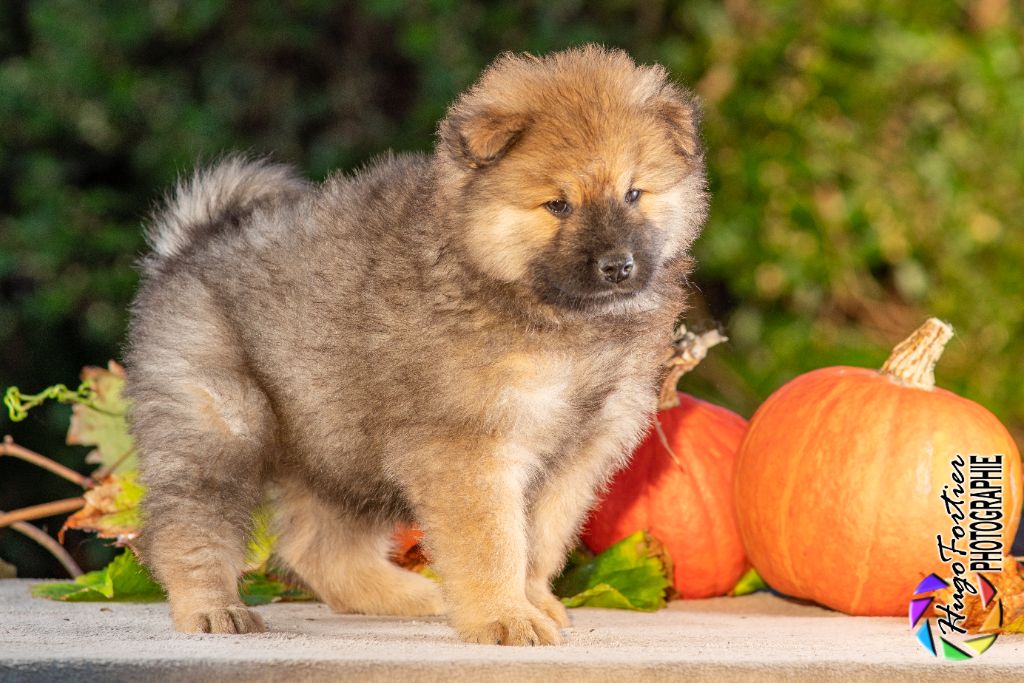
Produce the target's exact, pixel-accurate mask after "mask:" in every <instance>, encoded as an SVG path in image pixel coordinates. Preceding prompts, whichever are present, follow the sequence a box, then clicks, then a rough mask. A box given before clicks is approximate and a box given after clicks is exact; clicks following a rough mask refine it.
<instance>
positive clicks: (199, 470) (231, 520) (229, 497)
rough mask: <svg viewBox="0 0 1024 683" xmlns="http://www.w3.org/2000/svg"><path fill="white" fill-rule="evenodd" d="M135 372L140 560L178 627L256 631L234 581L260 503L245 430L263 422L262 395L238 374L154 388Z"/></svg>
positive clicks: (256, 438) (255, 440) (254, 455)
mask: <svg viewBox="0 0 1024 683" xmlns="http://www.w3.org/2000/svg"><path fill="white" fill-rule="evenodd" d="M142 374H143V373H142V372H141V371H140V372H139V373H137V379H136V380H133V384H132V385H130V389H131V395H132V400H133V402H134V405H133V409H132V421H133V433H134V434H135V437H136V440H137V443H138V446H139V450H140V456H141V457H140V474H141V481H142V483H143V484H144V485H145V486H146V487H147V491H146V495H145V497H144V499H143V508H142V512H143V521H144V523H143V529H142V534H141V536H140V539H139V546H140V551H141V556H142V559H143V560H144V561H145V562H146V564H147V565H148V566H149V567H150V568H152V570H153V572H154V574H155V576H156V578H157V579H158V580H159V581H160V583H161V584H163V586H164V588H165V589H166V590H167V594H168V599H169V601H170V607H171V618H172V620H173V621H174V625H175V627H176V628H177V629H178V630H179V631H185V632H205V633H252V632H258V631H263V630H265V628H266V627H265V626H264V624H263V621H262V620H261V619H260V617H259V615H257V614H256V613H255V612H252V611H250V610H249V609H247V608H246V607H245V606H244V605H242V603H241V601H240V600H239V597H238V584H237V581H238V575H239V573H240V571H241V569H242V563H243V557H244V551H245V540H246V538H247V536H248V534H249V532H250V531H251V524H252V510H253V508H254V506H255V505H256V504H257V503H258V501H259V500H260V497H261V484H262V482H261V479H262V470H263V467H262V456H263V452H264V443H265V441H264V440H263V438H262V437H263V435H261V434H258V433H253V432H249V431H248V430H247V429H246V427H245V426H244V425H246V424H266V423H265V422H264V420H263V418H264V416H262V415H260V414H259V410H258V409H259V408H260V407H263V406H264V404H265V398H264V397H263V395H262V393H260V392H259V390H258V389H256V388H255V387H254V386H252V385H250V384H247V383H246V380H244V379H242V378H241V377H232V378H226V377H221V378H210V377H209V376H207V377H204V378H203V381H202V383H199V382H198V381H197V382H196V383H192V384H186V383H184V382H183V383H181V384H173V383H171V382H164V383H163V384H162V385H160V386H159V387H157V386H147V385H146V384H144V383H143V381H142V380H141V375H142ZM129 379H130V380H131V377H130V378H129ZM171 387H173V388H171ZM239 416H244V418H245V419H240V417H239Z"/></svg>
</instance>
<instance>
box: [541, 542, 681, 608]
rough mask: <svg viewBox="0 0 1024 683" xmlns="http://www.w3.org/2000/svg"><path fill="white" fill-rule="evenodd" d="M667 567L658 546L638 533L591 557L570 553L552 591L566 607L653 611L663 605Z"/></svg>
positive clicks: (668, 583)
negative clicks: (567, 564)
mask: <svg viewBox="0 0 1024 683" xmlns="http://www.w3.org/2000/svg"><path fill="white" fill-rule="evenodd" d="M669 566H670V561H669V560H668V556H667V554H666V552H665V549H664V548H663V547H662V545H661V543H660V542H659V541H658V540H657V539H655V538H653V537H652V536H651V535H650V534H648V533H647V532H646V531H638V532H636V533H635V534H632V535H631V536H627V537H626V538H624V539H622V540H621V541H619V542H618V543H616V544H615V545H613V546H611V547H610V548H608V549H607V550H605V551H604V552H603V553H601V554H600V555H597V556H595V557H588V556H587V555H586V554H584V553H582V552H580V551H577V552H575V553H573V555H572V556H571V557H570V558H569V566H568V567H567V568H566V570H565V571H564V572H563V573H562V575H561V576H559V577H558V578H557V579H555V583H554V592H555V595H557V596H559V597H560V598H562V603H563V604H565V605H566V606H568V607H584V606H586V607H611V608H615V609H633V610H642V611H653V610H656V609H659V608H661V607H664V606H665V593H666V591H667V590H668V589H669V587H670V586H671V585H672V582H671V581H670V580H669V578H668V567H669Z"/></svg>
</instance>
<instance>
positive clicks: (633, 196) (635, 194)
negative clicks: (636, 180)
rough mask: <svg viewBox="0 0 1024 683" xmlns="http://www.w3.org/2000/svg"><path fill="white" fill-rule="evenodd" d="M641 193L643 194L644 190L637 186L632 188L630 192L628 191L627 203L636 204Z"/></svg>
mask: <svg viewBox="0 0 1024 683" xmlns="http://www.w3.org/2000/svg"><path fill="white" fill-rule="evenodd" d="M641 194H643V190H638V189H636V188H635V187H634V188H631V189H630V190H629V192H627V193H626V197H625V199H626V203H627V204H636V200H638V199H640V195H641Z"/></svg>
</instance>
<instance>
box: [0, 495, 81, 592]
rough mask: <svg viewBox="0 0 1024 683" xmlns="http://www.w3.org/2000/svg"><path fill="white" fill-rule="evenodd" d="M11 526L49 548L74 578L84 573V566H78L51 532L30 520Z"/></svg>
mask: <svg viewBox="0 0 1024 683" xmlns="http://www.w3.org/2000/svg"><path fill="white" fill-rule="evenodd" d="M0 514H3V512H2V511H0ZM11 528H12V529H14V530H15V531H17V532H18V533H21V534H24V535H26V536H28V537H29V538H31V539H32V540H33V541H35V542H36V543H38V544H39V545H41V546H43V548H45V549H46V550H48V551H49V552H50V554H51V555H53V556H54V557H55V558H57V561H58V562H60V563H61V564H62V565H64V569H66V570H67V572H68V574H70V575H71V577H72V578H78V577H79V576H81V575H82V568H81V567H79V566H78V563H77V562H75V560H74V559H73V558H72V557H71V555H70V554H69V553H68V551H67V550H64V546H62V545H61V544H60V543H58V542H57V541H55V540H54V539H53V537H52V536H50V534H48V533H46V532H45V531H43V530H42V529H40V528H38V527H35V526H32V525H31V524H29V523H28V522H14V523H13V524H11Z"/></svg>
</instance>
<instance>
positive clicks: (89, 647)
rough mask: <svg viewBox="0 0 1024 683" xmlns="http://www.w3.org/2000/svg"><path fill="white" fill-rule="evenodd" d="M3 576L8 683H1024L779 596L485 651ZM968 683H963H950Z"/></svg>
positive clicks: (596, 619) (410, 628)
mask: <svg viewBox="0 0 1024 683" xmlns="http://www.w3.org/2000/svg"><path fill="white" fill-rule="evenodd" d="M30 585H31V582H30V581H26V580H9V581H0V681H4V682H7V681H47V682H49V681H132V683H138V682H139V681H152V680H167V681H179V680H180V681H197V680H211V679H217V680H245V681H250V682H251V681H264V680H266V681H285V680H287V681H321V680H323V681H327V680H332V681H348V680H352V681H398V680H401V681H413V680H415V681H421V680H422V681H444V683H461V682H462V681H474V682H476V681H481V680H487V681H558V680H564V681H572V682H574V683H575V682H577V681H609V682H612V681H614V682H615V683H635V682H637V681H678V680H681V679H683V678H687V679H689V678H694V679H713V680H715V681H733V680H749V679H754V678H756V679H757V680H759V681H761V680H766V681H774V680H779V681H782V680H787V681H790V680H797V681H821V680H824V679H833V680H835V679H842V680H844V681H845V680H859V681H868V680H879V681H914V682H920V681H922V680H947V681H948V680H954V681H957V682H959V681H966V680H975V679H987V680H995V679H996V678H997V677H998V678H1000V679H1002V678H1003V677H1006V678H1005V680H1011V679H1012V678H1017V679H1020V678H1022V677H1024V636H1003V637H1001V638H1000V639H999V641H998V642H996V643H995V645H993V647H992V649H991V650H989V651H988V652H986V653H985V654H984V655H982V656H980V657H978V658H976V659H974V660H972V661H968V662H960V663H950V662H941V661H938V660H935V659H934V658H932V657H930V656H928V655H927V653H926V652H925V651H924V650H923V649H921V647H920V645H918V643H917V642H916V641H915V640H914V638H913V637H912V635H911V634H910V632H909V630H908V628H907V626H906V622H905V621H904V620H903V619H896V618H889V619H880V618H853V617H846V616H843V615H840V614H837V613H835V612H830V611H827V610H824V609H820V608H817V607H810V606H805V605H798V604H793V603H791V602H788V601H785V600H782V599H779V598H776V597H774V596H771V595H767V594H758V595H752V596H747V597H744V598H717V599H714V600H700V601H688V602H673V603H671V606H670V607H669V608H668V609H665V610H661V611H659V612H656V613H653V614H639V613H636V612H623V611H618V610H598V609H578V610H571V613H572V615H573V619H574V625H573V627H572V628H571V629H568V630H567V631H566V632H565V634H566V636H567V638H568V644H567V645H564V646H560V647H537V648H503V647H497V646H479V645H477V646H471V645H466V644H463V643H461V642H459V641H458V640H456V639H455V637H454V635H453V634H452V632H451V631H450V630H449V628H448V626H447V625H446V624H445V623H444V621H443V620H442V619H427V620H403V619H393V618H386V617H366V616H359V615H339V614H334V613H333V612H331V611H330V610H329V609H328V608H327V607H325V606H324V605H322V604H319V603H282V604H276V605H267V606H265V607H261V608H259V612H260V613H261V614H262V615H263V616H264V617H265V618H266V620H267V623H268V624H269V626H270V628H271V629H273V632H271V633H267V634H261V635H255V636H209V635H203V636H186V635H182V634H178V633H174V632H173V631H172V630H171V627H170V621H169V619H168V616H167V605H166V604H163V603H156V604H148V605H143V604H122V603H114V604H100V603H78V604H72V603H58V602H51V601H48V600H41V599H35V598H32V597H30V595H29V586H30ZM951 677H953V678H951Z"/></svg>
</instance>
